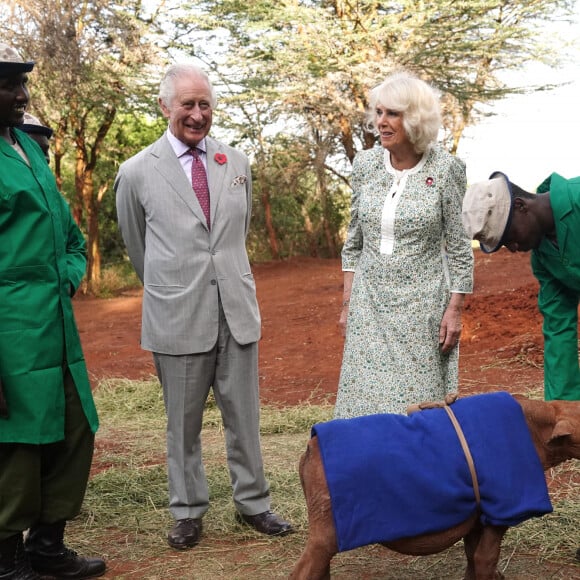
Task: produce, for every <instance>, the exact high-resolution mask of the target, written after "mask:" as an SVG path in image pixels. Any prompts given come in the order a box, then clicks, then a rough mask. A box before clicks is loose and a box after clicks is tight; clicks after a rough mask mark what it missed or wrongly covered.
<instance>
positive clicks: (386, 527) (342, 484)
mask: <svg viewBox="0 0 580 580" xmlns="http://www.w3.org/2000/svg"><path fill="white" fill-rule="evenodd" d="M451 410H452V411H453V413H454V414H455V416H456V418H457V420H458V422H459V424H460V425H461V428H462V430H463V433H464V435H465V438H466V440H467V443H468V445H469V449H470V451H471V455H472V457H473V460H474V463H475V469H476V472H477V480H478V482H479V488H480V494H481V505H480V510H481V521H482V522H483V523H484V524H491V525H499V526H513V525H517V524H519V523H521V522H523V521H524V520H526V519H528V518H531V517H535V516H541V515H544V514H546V513H549V512H551V511H552V504H551V502H550V497H549V495H548V488H547V485H546V478H545V476H544V471H543V468H542V465H541V463H540V459H539V457H538V455H537V453H536V450H535V448H534V445H533V443H532V439H531V436H530V432H529V429H528V426H527V423H526V421H525V418H524V414H523V411H522V408H521V406H520V405H519V404H518V402H517V401H516V400H515V399H514V398H513V397H512V396H511V395H510V394H509V393H505V392H499V393H490V394H484V395H475V396H471V397H465V398H462V399H458V400H457V401H456V402H455V403H453V404H452V405H451ZM312 436H317V437H318V443H319V446H320V450H321V454H322V461H323V464H324V472H325V474H326V480H327V482H328V489H329V491H330V499H331V503H332V512H333V517H334V525H335V528H336V535H337V540H338V549H339V551H341V552H342V551H345V550H352V549H353V548H357V547H359V546H364V545H367V544H375V543H380V542H388V541H392V540H398V539H401V538H407V537H412V536H416V535H419V534H425V533H432V532H438V531H441V530H445V529H448V528H450V527H453V526H455V525H457V524H459V523H461V522H463V521H465V520H466V519H468V518H469V517H470V516H471V515H472V514H473V513H474V512H475V511H476V510H477V506H476V500H475V494H474V491H473V484H472V478H471V474H470V471H469V467H468V464H467V460H466V458H465V454H464V452H463V449H462V448H461V444H460V442H459V439H458V437H457V434H456V431H455V428H454V427H453V425H452V423H451V421H450V419H449V417H448V416H447V413H446V411H445V409H441V408H434V409H426V410H423V411H418V412H416V413H413V414H412V415H410V416H408V417H406V416H404V415H391V414H382V415H369V416H365V417H358V418H354V419H335V420H333V421H329V422H327V423H318V424H316V425H314V426H313V428H312Z"/></svg>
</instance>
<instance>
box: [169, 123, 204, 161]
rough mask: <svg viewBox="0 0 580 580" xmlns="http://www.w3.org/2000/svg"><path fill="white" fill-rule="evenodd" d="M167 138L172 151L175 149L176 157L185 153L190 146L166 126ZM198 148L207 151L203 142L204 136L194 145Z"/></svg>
mask: <svg viewBox="0 0 580 580" xmlns="http://www.w3.org/2000/svg"><path fill="white" fill-rule="evenodd" d="M167 139H168V141H169V144H170V145H171V148H172V149H173V151H175V155H177V157H181V156H182V155H185V154H186V153H187V152H188V151H189V150H190V149H191V147H190V146H189V145H187V144H185V143H184V142H183V141H180V140H179V139H178V138H177V137H176V136H175V135H174V134H173V133H172V132H171V129H170V128H169V127H167ZM196 147H197V148H198V149H201V150H202V151H203V152H204V153H206V152H207V149H206V144H205V137H204V138H203V139H202V140H201V141H200V142H199V143H198V144H197V145H196Z"/></svg>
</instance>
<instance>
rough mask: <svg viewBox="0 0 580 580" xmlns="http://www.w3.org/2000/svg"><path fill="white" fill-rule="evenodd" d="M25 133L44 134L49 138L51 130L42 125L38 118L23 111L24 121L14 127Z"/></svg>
mask: <svg viewBox="0 0 580 580" xmlns="http://www.w3.org/2000/svg"><path fill="white" fill-rule="evenodd" d="M16 128H17V129H20V130H21V131H24V132H25V133H35V134H38V135H45V136H46V137H48V138H49V139H50V138H51V137H52V134H53V132H54V131H53V130H52V129H51V128H50V127H47V126H46V125H43V124H42V123H41V122H40V120H39V119H37V118H36V117H35V116H34V115H31V114H30V113H24V123H22V125H18V126H17V127H16Z"/></svg>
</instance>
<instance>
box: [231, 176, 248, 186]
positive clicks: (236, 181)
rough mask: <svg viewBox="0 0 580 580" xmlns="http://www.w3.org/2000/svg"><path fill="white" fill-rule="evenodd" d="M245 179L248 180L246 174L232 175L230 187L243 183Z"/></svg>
mask: <svg viewBox="0 0 580 580" xmlns="http://www.w3.org/2000/svg"><path fill="white" fill-rule="evenodd" d="M246 181H248V177H247V176H246V175H238V176H236V177H234V180H233V181H232V185H231V187H235V186H236V185H244V183H246Z"/></svg>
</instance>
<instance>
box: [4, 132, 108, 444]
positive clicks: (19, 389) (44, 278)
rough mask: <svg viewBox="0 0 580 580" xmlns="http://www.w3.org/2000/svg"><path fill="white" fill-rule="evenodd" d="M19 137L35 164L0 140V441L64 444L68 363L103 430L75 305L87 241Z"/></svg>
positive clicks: (35, 153)
mask: <svg viewBox="0 0 580 580" xmlns="http://www.w3.org/2000/svg"><path fill="white" fill-rule="evenodd" d="M15 134H16V136H17V140H18V143H19V144H20V146H21V147H22V149H23V150H24V151H25V153H26V155H27V156H28V159H29V160H30V167H29V166H28V165H27V164H26V163H25V161H24V160H23V159H22V157H21V156H20V155H19V154H18V153H17V152H16V151H15V150H14V149H13V148H12V147H10V145H8V143H6V141H5V140H4V139H0V379H1V380H2V385H3V389H4V393H5V396H6V400H7V403H8V410H9V416H8V418H0V443H7V442H16V443H36V444H40V443H52V442H55V441H60V440H62V439H64V417H65V399H64V388H63V365H64V364H68V366H69V368H70V371H71V374H72V376H73V379H74V382H75V385H76V388H77V391H78V393H79V396H80V399H81V403H82V406H83V409H84V412H85V415H86V417H87V419H88V421H89V424H90V426H91V429H92V430H93V431H96V429H97V426H98V419H97V412H96V409H95V405H94V402H93V397H92V394H91V387H90V383H89V378H88V375H87V369H86V365H85V361H84V357H83V352H82V349H81V343H80V338H79V334H78V330H77V327H76V323H75V320H74V313H73V308H72V303H71V295H72V294H73V293H74V291H75V290H76V289H77V287H78V286H79V284H80V282H81V279H82V277H83V274H84V271H85V267H86V252H85V241H84V238H83V235H82V233H81V232H80V230H79V229H78V227H77V226H76V224H75V222H74V220H73V219H72V216H71V213H70V209H69V207H68V205H67V203H66V201H65V200H64V199H63V197H62V196H61V195H60V193H59V192H58V190H57V187H56V183H55V180H54V176H53V175H52V173H51V171H50V169H49V167H48V165H47V163H46V159H45V158H44V155H43V154H42V152H41V150H40V148H39V147H38V145H37V144H36V143H35V142H34V141H33V140H32V139H30V137H28V135H26V134H24V133H23V132H21V131H17V130H16V131H15Z"/></svg>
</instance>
